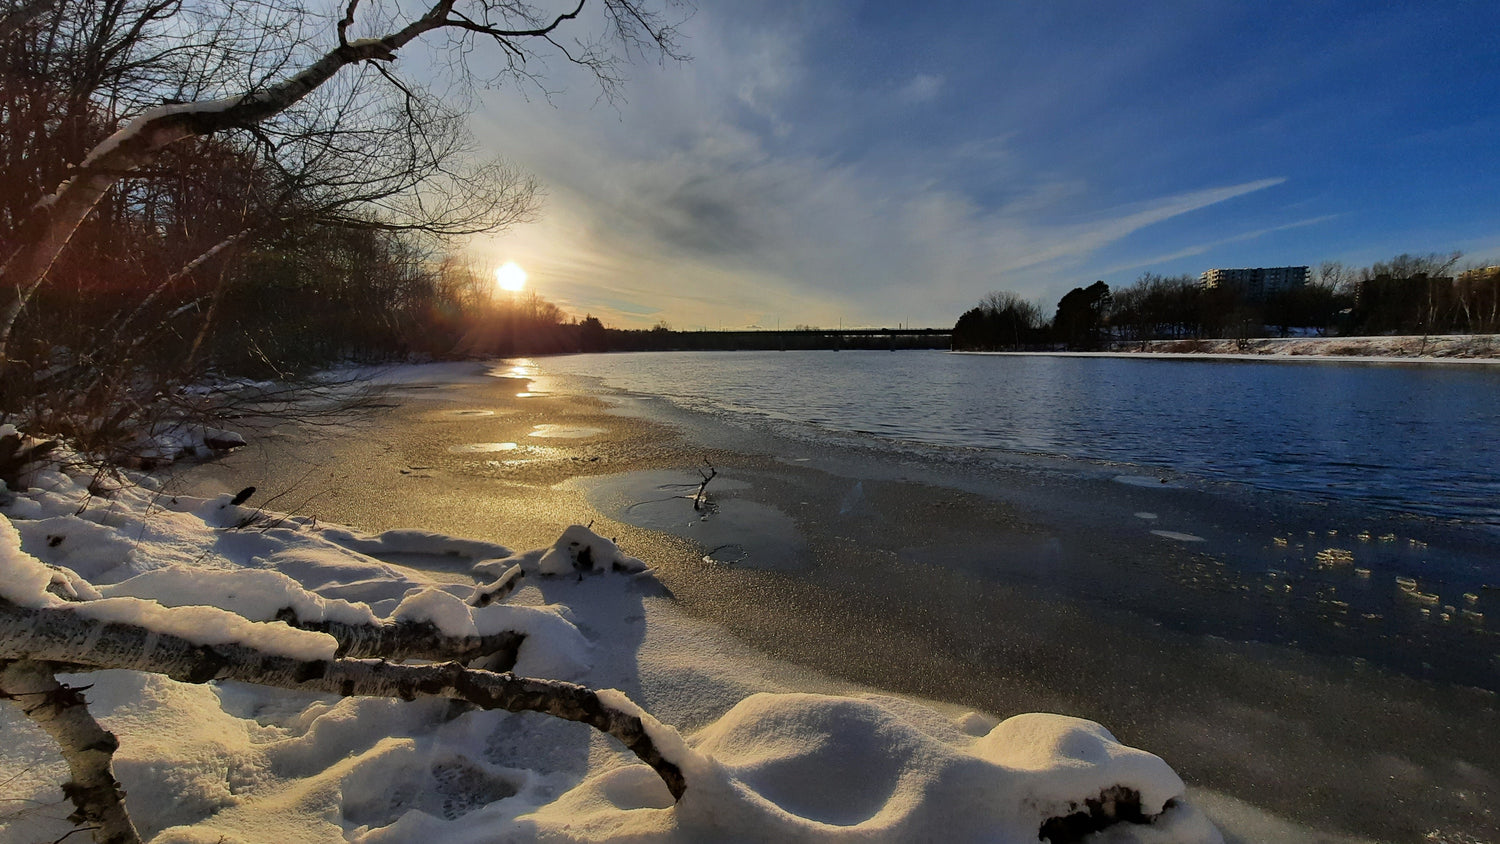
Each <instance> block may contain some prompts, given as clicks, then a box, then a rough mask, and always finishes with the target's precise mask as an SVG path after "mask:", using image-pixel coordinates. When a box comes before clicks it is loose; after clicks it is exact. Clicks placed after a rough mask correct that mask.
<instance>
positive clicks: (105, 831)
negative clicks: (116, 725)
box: [0, 659, 141, 844]
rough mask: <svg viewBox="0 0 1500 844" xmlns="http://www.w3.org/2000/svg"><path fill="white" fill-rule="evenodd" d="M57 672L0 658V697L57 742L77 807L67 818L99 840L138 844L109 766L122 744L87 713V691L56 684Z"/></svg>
mask: <svg viewBox="0 0 1500 844" xmlns="http://www.w3.org/2000/svg"><path fill="white" fill-rule="evenodd" d="M55 670H56V669H55V668H54V667H52V666H50V665H47V664H44V663H39V662H34V661H32V660H26V659H22V660H16V661H4V660H0V698H3V699H5V700H9V701H12V702H14V703H15V704H16V705H17V706H18V707H19V708H20V710H21V711H22V712H23V713H25V715H26V717H27V718H29V719H31V721H32V723H34V724H36V725H37V726H39V727H41V728H42V730H43V731H45V732H46V733H47V735H49V736H51V737H52V740H53V741H55V742H57V746H58V748H59V749H60V750H61V751H62V757H63V760H64V761H66V762H67V763H68V772H69V774H70V775H71V777H72V778H71V779H70V780H69V781H68V782H65V783H63V784H62V791H63V794H65V795H67V797H68V799H69V800H71V801H72V802H73V806H74V811H73V814H71V815H69V816H68V820H70V821H72V822H74V823H76V824H79V826H80V827H81V828H83V829H88V830H90V831H92V832H93V833H94V840H95V841H97V842H105V843H106V844H139V842H140V840H141V838H140V835H139V834H138V833H137V832H136V830H135V825H134V824H133V823H131V822H130V815H129V814H128V813H127V812H126V811H125V804H124V802H123V800H122V797H123V794H122V792H121V791H120V783H119V781H117V780H116V779H115V776H114V772H113V771H111V770H110V760H111V759H113V757H114V753H115V749H116V748H118V747H119V746H120V743H119V742H118V741H117V740H116V739H115V736H114V733H111V732H109V731H108V730H106V729H104V728H103V727H101V726H99V722H98V721H95V720H94V717H93V715H91V714H89V710H88V706H87V705H86V703H85V701H84V699H83V694H82V693H83V691H84V689H81V688H74V687H72V686H65V685H63V684H61V683H59V682H57V678H56V677H55V676H54V671H55ZM84 688H87V687H84Z"/></svg>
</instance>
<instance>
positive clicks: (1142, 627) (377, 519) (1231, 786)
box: [189, 362, 1500, 841]
mask: <svg viewBox="0 0 1500 844" xmlns="http://www.w3.org/2000/svg"><path fill="white" fill-rule="evenodd" d="M543 368H545V362H544V367H543ZM498 374H500V375H502V376H505V377H502V378H493V377H489V376H487V375H485V374H484V371H483V370H482V369H478V370H476V371H474V372H471V373H469V374H468V375H465V376H464V377H462V378H452V380H451V381H450V382H449V383H444V384H439V383H434V384H431V385H429V386H425V387H408V388H406V389H404V390H403V391H402V393H401V394H400V396H399V398H398V399H397V400H396V401H395V402H394V403H395V405H396V406H395V407H392V408H387V409H385V410H382V411H381V412H380V413H378V414H377V415H375V416H372V417H370V418H367V419H365V420H363V421H362V422H361V423H360V424H359V426H358V427H357V428H352V429H343V430H336V431H335V430H318V429H309V430H295V429H293V430H287V431H281V432H274V431H273V432H271V434H270V436H267V437H263V438H261V439H260V440H259V441H258V443H257V444H253V445H252V446H251V447H250V448H249V449H246V450H245V451H244V452H242V453H241V454H239V455H236V456H235V457H234V458H232V459H231V460H230V461H228V462H227V463H225V464H222V465H217V466H207V467H203V468H202V470H200V471H197V472H194V473H190V477H189V480H191V481H192V483H193V484H195V485H197V487H198V488H199V489H202V488H203V486H204V485H207V486H209V487H212V486H214V485H217V486H218V487H219V488H222V489H237V488H239V486H240V485H243V484H245V483H256V484H258V485H260V486H261V487H262V488H263V489H267V490H276V491H288V492H287V494H286V495H285V496H284V497H283V498H282V500H283V501H289V502H293V503H295V504H297V505H298V507H297V508H295V509H298V510H299V512H305V513H312V514H316V515H317V516H318V517H319V518H322V519H329V520H333V521H338V522H344V523H350V524H354V525H356V526H359V527H361V528H363V529H366V530H372V531H373V530H382V529H387V528H395V527H409V526H412V525H419V526H422V527H425V528H428V529H433V530H438V531H442V532H445V533H452V534H456V535H464V536H471V537H475V538H481V539H485V538H489V539H493V540H495V541H504V542H507V543H509V544H513V545H520V546H522V547H531V546H534V545H540V544H544V543H546V542H550V541H551V539H553V538H555V537H556V535H557V533H556V532H557V530H558V529H560V528H561V527H564V526H566V524H568V523H571V522H581V523H588V522H589V521H593V522H594V524H595V527H596V530H599V531H600V532H601V533H604V534H605V535H608V536H613V537H616V538H618V539H619V541H620V542H621V544H622V546H623V547H624V548H625V550H626V551H627V552H628V553H631V554H633V555H635V556H639V557H642V558H644V559H648V560H650V561H651V562H652V564H653V565H654V566H656V568H657V572H658V577H659V578H660V579H661V581H662V582H663V584H665V585H666V587H667V588H668V589H669V590H670V591H671V593H672V595H673V606H674V607H676V608H678V609H680V610H681V611H683V612H685V613H687V614H688V615H689V616H691V617H693V618H696V619H699V620H701V621H703V622H705V623H710V624H713V625H715V626H719V627H721V628H722V629H724V630H725V631H726V632H727V633H728V634H729V635H731V636H732V637H733V638H734V639H735V640H738V641H739V642H742V643H744V644H745V645H747V646H749V647H751V648H753V649H754V650H756V651H758V652H761V653H763V654H766V655H767V656H768V657H770V658H772V659H774V660H775V661H776V662H777V663H778V664H782V665H787V666H796V667H798V669H797V670H801V671H808V672H812V674H815V675H818V676H832V677H837V678H840V679H841V680H842V681H843V682H852V683H860V684H865V685H868V686H873V687H876V688H885V689H891V690H894V691H898V692H903V693H907V694H913V695H918V696H922V697H926V698H930V699H939V700H943V701H949V702H952V703H954V704H957V705H961V706H967V707H972V708H975V709H979V710H982V711H985V712H993V713H997V714H1003V713H1011V712H1020V711H1032V710H1045V711H1055V712H1063V713H1067V714H1072V715H1078V716H1081V717H1087V718H1092V719H1094V720H1098V721H1100V722H1102V723H1105V724H1106V725H1108V726H1109V727H1110V728H1111V729H1113V730H1115V731H1116V734H1117V735H1119V736H1120V737H1121V738H1122V740H1124V741H1126V742H1127V743H1131V744H1135V745H1136V746H1140V747H1145V748H1147V749H1150V750H1152V751H1153V752H1156V753H1158V754H1160V755H1161V756H1162V757H1163V758H1165V759H1167V761H1168V762H1169V763H1170V764H1172V765H1173V766H1174V768H1175V769H1176V770H1177V771H1178V772H1179V773H1181V774H1182V775H1183V776H1184V777H1185V778H1186V779H1187V780H1188V782H1189V785H1190V787H1191V788H1192V791H1191V792H1190V793H1191V794H1192V795H1193V799H1194V801H1195V802H1196V803H1197V804H1199V805H1201V806H1204V807H1206V808H1207V810H1208V812H1209V814H1210V816H1211V817H1213V818H1214V820H1215V821H1216V822H1217V823H1219V825H1220V826H1221V827H1223V828H1225V829H1226V830H1228V831H1229V833H1230V836H1231V838H1232V839H1233V838H1234V837H1235V836H1238V840H1243V841H1261V840H1292V841H1295V840H1307V841H1315V840H1316V841H1327V840H1339V837H1340V835H1353V836H1356V837H1364V838H1368V839H1370V840H1391V841H1404V840H1418V839H1420V838H1422V836H1425V835H1427V834H1428V833H1434V834H1435V835H1437V836H1438V837H1434V838H1431V839H1429V840H1437V841H1442V840H1448V841H1463V840H1465V839H1464V838H1462V837H1461V836H1463V835H1470V836H1474V837H1477V838H1478V839H1479V840H1484V839H1485V838H1491V837H1494V836H1495V835H1496V834H1497V833H1500V824H1497V821H1496V819H1495V816H1494V814H1493V809H1492V807H1493V806H1494V805H1495V804H1496V802H1497V801H1496V798H1497V796H1500V784H1497V782H1496V779H1495V775H1494V772H1495V771H1497V770H1500V764H1497V763H1500V760H1497V759H1496V758H1495V754H1496V751H1495V750H1494V749H1493V748H1490V747H1488V746H1487V745H1486V744H1485V743H1483V742H1475V741H1473V740H1472V738H1473V737H1474V736H1482V735H1491V734H1495V733H1496V732H1497V731H1500V719H1497V717H1496V713H1495V703H1494V696H1493V695H1492V694H1490V693H1487V692H1478V691H1474V690H1468V689H1459V688H1454V687H1452V686H1450V685H1446V684H1441V683H1430V682H1426V681H1417V680H1412V679H1410V678H1406V677H1403V676H1401V675H1400V674H1399V673H1395V672H1393V671H1391V670H1390V669H1386V668H1381V667H1377V666H1373V665H1371V664H1370V663H1368V662H1367V661H1364V660H1358V659H1356V660H1352V661H1351V660H1349V659H1348V658H1342V657H1336V656H1331V655H1324V654H1319V653H1317V652H1309V651H1306V650H1304V649H1303V648H1301V647H1293V646H1288V645H1277V644H1270V643H1264V642H1263V643H1261V644H1255V643H1254V642H1252V641H1249V639H1251V638H1256V637H1257V636H1256V634H1255V633H1254V632H1253V631H1254V630H1255V628H1254V626H1253V625H1254V624H1255V623H1258V622H1257V621H1256V620H1257V619H1265V618H1276V617H1280V616H1287V617H1294V616H1289V615H1288V614H1287V610H1288V608H1292V607H1301V606H1303V602H1310V604H1308V605H1309V606H1311V607H1319V606H1323V603H1322V601H1324V600H1325V599H1320V598H1319V597H1318V596H1319V595H1320V594H1325V590H1326V588H1327V587H1326V586H1323V585H1319V584H1317V583H1314V582H1305V583H1304V582H1302V580H1301V577H1302V576H1301V575H1297V576H1295V577H1293V578H1292V579H1290V580H1287V581H1286V582H1285V583H1283V584H1281V585H1275V576H1274V574H1273V575H1272V576H1270V579H1269V580H1268V579H1267V577H1265V576H1259V577H1246V576H1245V575H1244V574H1242V573H1241V572H1239V571H1237V570H1236V569H1235V568H1234V567H1233V566H1230V565H1227V564H1226V561H1227V559H1228V557H1227V556H1226V555H1229V554H1232V553H1239V552H1237V551H1235V549H1236V548H1240V549H1242V550H1243V549H1244V548H1245V547H1246V546H1247V545H1253V546H1256V547H1263V551H1264V553H1266V554H1267V555H1271V554H1282V555H1285V554H1286V553H1288V552H1289V551H1291V550H1294V549H1288V548H1280V547H1279V546H1277V545H1276V541H1275V540H1276V538H1277V537H1287V536H1294V537H1295V536H1296V535H1298V534H1301V533H1306V532H1310V531H1317V532H1318V533H1320V534H1321V533H1322V532H1323V531H1324V530H1326V529H1328V528H1329V527H1330V525H1332V524H1334V523H1337V524H1338V527H1339V529H1340V530H1344V531H1347V533H1346V534H1344V535H1353V534H1355V533H1358V532H1360V531H1362V530H1370V531H1374V532H1375V534H1376V535H1380V534H1383V533H1384V532H1385V528H1382V526H1381V524H1380V523H1379V519H1378V518H1376V517H1375V516H1362V517H1355V516H1349V517H1348V518H1345V517H1344V516H1343V515H1337V516H1335V515H1333V514H1330V513H1329V512H1328V511H1327V508H1324V507H1318V508H1312V509H1303V508H1301V507H1291V508H1267V507H1265V506H1264V505H1263V504H1261V505H1257V504H1255V502H1253V501H1251V502H1249V506H1246V507H1238V506H1235V507H1225V506H1223V505H1221V504H1215V503H1214V502H1212V501H1207V502H1205V500H1204V496H1203V495H1202V491H1201V490H1198V489H1193V488H1190V487H1188V486H1184V485H1181V484H1179V483H1177V482H1175V481H1173V480H1172V479H1171V478H1170V477H1168V476H1158V475H1155V474H1140V473H1132V472H1129V471H1122V470H1121V469H1120V468H1117V467H1116V468H1111V467H1107V466H1105V467H1100V468H1099V469H1098V470H1096V471H1092V472H1091V473H1088V474H1086V475H1085V476H1079V475H1077V473H1076V472H1075V471H1073V470H1072V469H1069V470H1068V471H1057V470H1055V469H1054V468H1052V467H1049V466H1047V465H1045V461H1031V460H1022V461H1019V462H1010V463H1007V464H1006V465H987V464H986V463H985V462H984V461H982V460H981V461H976V459H975V457H976V455H975V454H974V453H973V452H970V451H966V450H962V449H952V450H946V451H945V450H938V451H935V452H933V453H931V454H919V453H915V452H911V451H906V452H902V451H896V452H891V451H888V450H883V449H874V450H872V449H870V448H865V447H864V446H863V445H862V444H861V443H859V442H857V441H851V442H848V443H845V444H843V445H830V443H829V442H827V441H821V442H819V443H816V444H813V443H808V442H802V441H797V440H783V439H777V438H775V437H771V436H768V435H767V434H766V433H765V432H764V431H761V430H752V429H747V428H745V427H743V426H739V425H735V424H732V423H726V422H725V421H724V420H716V419H712V418H708V417H704V416H702V415H699V414H691V413H686V412H683V411H681V410H680V409H677V408H674V407H673V406H670V405H666V404H664V403H661V402H658V401H655V400H652V399H650V398H643V397H631V396H626V395H601V394H599V391H598V390H597V388H596V387H591V386H589V385H588V384H587V383H586V382H583V381H578V380H576V379H562V380H559V379H552V378H548V377H546V376H545V374H541V375H539V374H538V371H537V369H536V368H535V367H531V366H525V365H522V366H520V367H519V368H512V369H508V370H504V371H501V372H499V373H498ZM510 378H527V379H529V380H528V381H527V382H526V384H521V383H518V382H516V381H512V380H509V379H510ZM527 385H529V389H528V388H526V386H527ZM518 393H519V394H521V395H517V394H518ZM538 426H555V427H544V428H538ZM533 433H550V434H553V435H552V436H532V434H533ZM557 434H567V436H558V435H557ZM508 445H513V446H514V447H513V448H512V447H507V446H508ZM484 448H491V449H492V450H490V451H484V450H483V449H484ZM705 460H706V461H707V462H708V463H709V464H711V465H712V466H713V467H714V468H715V469H716V471H717V472H718V475H717V477H716V478H715V480H714V481H713V482H711V483H710V486H709V490H710V492H711V493H712V494H713V498H714V503H715V506H716V508H717V509H716V510H715V511H714V512H713V513H712V514H711V515H710V516H709V518H708V520H707V521H704V520H703V518H702V515H701V514H698V513H694V512H693V511H691V509H690V508H689V509H687V510H682V509H681V505H682V501H683V499H680V498H678V497H677V495H678V493H679V492H680V491H682V490H684V489H692V488H695V487H696V486H697V484H698V483H699V481H700V480H701V478H700V475H699V474H698V468H699V467H702V466H703V465H704V461H705ZM1122 478H1123V479H1124V480H1123V481H1122V480H1121V479H1122ZM1163 480H1166V481H1169V482H1167V483H1162V482H1161V481H1163ZM673 502H675V503H676V506H678V508H679V509H678V510H677V511H676V512H675V513H674V512H673V511H671V510H670V509H663V508H670V507H671V506H673ZM1147 516H1149V517H1151V518H1149V519H1148V518H1146V517H1147ZM1358 518H1365V519H1366V521H1364V522H1360V521H1358V520H1357V519H1358ZM1413 527H1414V526H1403V527H1402V528H1401V530H1402V541H1403V543H1404V542H1405V541H1406V539H1405V538H1406V536H1407V535H1411V536H1412V538H1413V539H1419V541H1421V542H1423V543H1427V544H1428V546H1429V547H1433V548H1442V547H1443V544H1444V538H1443V537H1441V536H1435V535H1429V534H1425V533H1421V532H1420V531H1418V532H1417V533H1411V531H1410V528H1413ZM715 531H717V533H716V532H715ZM700 534H707V535H700ZM734 536H739V537H746V536H749V537H750V539H749V540H746V539H743V538H741V539H739V540H738V541H737V542H736V541H725V540H726V538H730V537H734ZM1182 537H1189V538H1190V539H1193V540H1202V541H1201V542H1197V541H1190V540H1185V539H1183V538H1182ZM736 545H738V546H739V547H733V546H736ZM726 546H728V547H726ZM1299 547H1300V546H1299ZM1314 550H1317V549H1313V548H1309V549H1308V551H1307V552H1306V553H1307V555H1308V557H1309V558H1311V556H1312V552H1313V551H1314ZM1258 553H1259V552H1258ZM1277 559H1279V558H1277ZM1277 565H1278V566H1280V567H1281V568H1285V567H1286V563H1284V562H1282V563H1278V564H1277ZM1338 574H1339V573H1338V572H1333V575H1338ZM1349 576H1350V577H1352V576H1353V575H1352V574H1350V575H1349ZM1273 585H1275V589H1274V591H1273V590H1272V589H1271V588H1270V587H1271V586H1273ZM1283 586H1284V587H1285V588H1284V589H1283V588H1282V587H1283ZM1335 604H1336V602H1334V603H1329V604H1328V605H1327V607H1326V611H1325V610H1312V611H1311V613H1310V614H1311V615H1313V616H1317V615H1318V614H1320V613H1322V614H1323V615H1325V616H1326V619H1327V620H1326V621H1322V622H1318V621H1312V622H1308V623H1309V624H1311V626H1310V627H1308V628H1307V629H1306V630H1302V631H1298V632H1292V634H1291V635H1292V636H1293V637H1294V638H1295V639H1297V640H1299V641H1306V642H1308V643H1310V644H1311V643H1315V642H1318V641H1320V640H1322V639H1324V638H1327V636H1328V635H1329V634H1332V633H1337V632H1338V631H1339V630H1340V629H1341V627H1340V625H1347V622H1341V621H1340V620H1339V618H1338V617H1337V614H1338V609H1337V607H1336V605H1335ZM1306 615H1309V612H1308V611H1306V610H1298V612H1297V614H1296V616H1295V617H1303V616H1306ZM1237 618H1244V619H1245V620H1246V621H1245V623H1246V624H1248V625H1251V626H1249V627H1244V626H1235V624H1229V625H1228V626H1225V623H1226V622H1232V621H1233V619H1237ZM1205 622H1210V624H1209V625H1208V626H1207V628H1205V626H1204V625H1205ZM1216 625H1217V626H1216ZM1345 629H1347V628H1345ZM1215 631H1217V632H1215ZM1349 632H1350V633H1351V634H1358V631H1349ZM1247 634H1248V635H1247ZM1353 638H1355V639H1357V638H1359V637H1358V635H1355V636H1353ZM689 726H691V724H689ZM1253 807H1260V808H1253ZM1267 810H1269V811H1267ZM1276 816H1280V817H1281V818H1282V820H1277V819H1276ZM1298 828H1300V829H1301V831H1300V832H1297V831H1296V830H1297V829H1298ZM1270 830H1276V832H1274V833H1272V832H1270ZM1314 830H1316V831H1314ZM1443 836H1446V837H1443Z"/></svg>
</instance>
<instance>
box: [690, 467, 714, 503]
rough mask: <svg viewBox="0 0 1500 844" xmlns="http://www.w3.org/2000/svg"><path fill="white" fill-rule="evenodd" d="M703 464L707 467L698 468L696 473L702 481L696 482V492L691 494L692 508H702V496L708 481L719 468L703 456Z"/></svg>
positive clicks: (706, 488) (704, 493)
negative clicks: (706, 469)
mask: <svg viewBox="0 0 1500 844" xmlns="http://www.w3.org/2000/svg"><path fill="white" fill-rule="evenodd" d="M703 465H704V466H707V467H708V471H707V472H705V471H703V470H702V469H699V470H698V475H699V476H700V477H702V478H703V483H701V484H698V494H697V495H695V496H693V509H694V510H701V509H703V497H704V495H706V494H707V493H708V482H709V481H711V480H713V479H714V478H715V477H717V476H718V474H719V470H718V469H715V468H714V464H712V463H710V462H708V458H707V457H705V458H703Z"/></svg>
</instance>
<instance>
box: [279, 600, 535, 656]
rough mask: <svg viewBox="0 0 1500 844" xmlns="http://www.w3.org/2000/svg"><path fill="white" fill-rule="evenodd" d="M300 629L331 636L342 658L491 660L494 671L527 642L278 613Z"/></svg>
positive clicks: (517, 637) (518, 637)
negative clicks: (315, 618)
mask: <svg viewBox="0 0 1500 844" xmlns="http://www.w3.org/2000/svg"><path fill="white" fill-rule="evenodd" d="M276 620H278V621H285V622H286V623H287V624H288V625H289V626H291V627H295V628H297V629H299V630H311V631H312V632H314V633H327V634H328V635H330V636H332V637H333V638H334V639H335V640H336V641H337V642H338V643H339V647H338V652H337V653H338V655H339V656H341V657H350V658H352V659H364V658H376V659H390V660H407V659H427V660H432V661H435V662H442V661H449V660H456V661H459V662H468V661H470V660H474V659H480V658H483V657H489V658H490V659H489V660H487V664H488V665H489V666H490V667H491V670H509V669H510V668H511V667H512V666H514V665H515V664H516V654H517V652H518V651H519V650H520V648H521V643H522V642H523V641H525V640H526V635H525V634H524V633H517V632H515V631H512V630H502V631H500V632H498V633H491V634H489V635H485V636H450V635H447V634H445V633H443V632H442V631H441V630H439V629H438V628H437V626H436V625H433V624H428V623H425V622H421V623H419V622H409V621H398V622H386V623H384V624H348V623H345V622H341V621H303V620H301V619H299V618H298V617H297V614H296V612H294V611H293V610H292V609H291V608H290V607H288V608H287V609H284V610H282V611H281V612H279V613H277V614H276Z"/></svg>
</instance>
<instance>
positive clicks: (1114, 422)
mask: <svg viewBox="0 0 1500 844" xmlns="http://www.w3.org/2000/svg"><path fill="white" fill-rule="evenodd" d="M542 368H543V370H544V371H546V372H551V373H558V374H564V373H566V374H573V375H589V376H595V377H599V378H602V379H603V380H604V382H605V383H606V384H607V385H609V386H611V387H615V388H619V389H623V390H627V391H630V392H637V393H644V394H649V395H656V396H661V397H665V398H667V399H669V400H671V401H673V402H675V403H678V404H680V405H683V406H685V407H687V408H689V409H692V410H697V411H706V412H710V413H716V414H737V415H740V416H742V417H749V418H754V417H760V418H764V419H768V420H777V421H780V422H784V423H791V424H797V425H803V426H806V427H807V428H808V429H809V430H811V431H814V432H816V431H818V430H822V431H827V432H847V433H856V434H864V435H870V436H874V437H878V438H883V439H887V440H891V441H904V442H913V443H928V444H936V445H945V446H965V447H972V448H979V449H986V450H994V451H997V452H1012V453H1025V454H1043V455H1053V456H1059V457H1065V458H1073V459H1079V460H1086V461H1104V462H1109V463H1120V464H1129V465H1133V466H1142V467H1153V468H1161V469H1166V470H1170V471H1173V472H1177V473H1181V474H1183V475H1187V476H1192V477H1198V478H1202V479H1205V480H1209V481H1225V482H1230V483H1234V484H1243V485H1248V486H1250V487H1253V488H1259V489H1265V490H1277V491H1282V492H1288V493H1294V494H1296V495H1297V496H1299V497H1303V498H1312V499H1317V500H1328V501H1337V502H1341V503H1345V504H1351V505H1355V506H1367V507H1371V508H1378V509H1381V510H1385V511H1391V512H1395V513H1408V514H1414V515H1421V516H1426V517H1431V518H1435V519H1440V520H1452V521H1458V522H1464V523H1470V524H1479V525H1488V526H1500V367H1491V366H1482V365H1474V366H1466V365H1442V364H1432V363H1426V364H1423V363H1416V364H1404V363H1403V364H1391V363H1345V362H1325V361H1306V362H1302V361H1298V362H1272V361H1266V362H1261V361H1247V362H1241V361H1225V360H1213V359H1209V360H1203V359H1147V360H1140V359H1133V358H1110V357H1058V356H1043V355H953V354H946V353H942V352H898V353H890V352H839V353H834V352H733V353H722V352H721V353H713V352H702V353H694V352H666V353H648V354H632V355H580V356H575V357H564V358H553V359H548V360H547V361H546V362H545V365H544V366H543V367H542Z"/></svg>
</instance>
